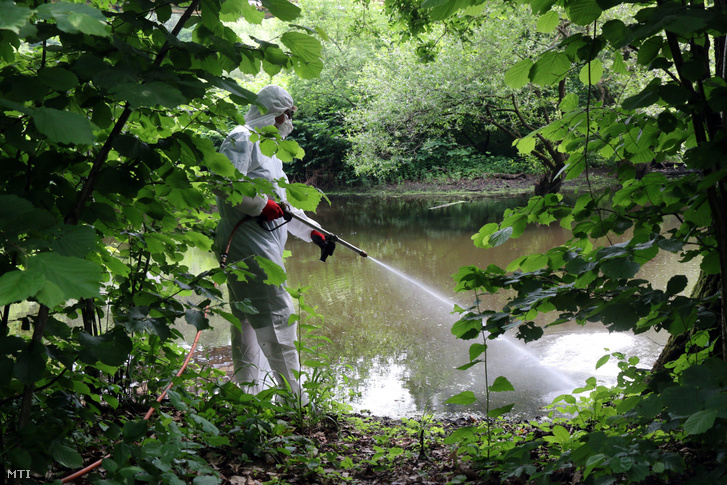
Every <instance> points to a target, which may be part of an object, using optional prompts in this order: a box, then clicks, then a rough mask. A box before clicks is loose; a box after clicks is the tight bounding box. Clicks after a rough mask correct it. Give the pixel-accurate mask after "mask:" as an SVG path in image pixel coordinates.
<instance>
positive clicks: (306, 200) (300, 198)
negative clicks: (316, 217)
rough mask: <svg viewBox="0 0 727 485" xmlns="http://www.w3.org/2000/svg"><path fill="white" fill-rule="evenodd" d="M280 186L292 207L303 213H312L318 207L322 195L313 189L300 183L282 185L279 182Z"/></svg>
mask: <svg viewBox="0 0 727 485" xmlns="http://www.w3.org/2000/svg"><path fill="white" fill-rule="evenodd" d="M280 186H281V187H283V188H284V189H285V196H286V198H287V199H288V202H290V203H291V204H292V205H293V207H297V208H299V209H302V210H304V211H314V212H315V210H316V208H317V207H318V204H319V203H320V201H321V199H322V198H323V193H322V192H321V191H319V190H317V189H316V188H315V187H311V186H310V185H306V184H301V183H292V184H289V183H284V182H282V181H281V182H280Z"/></svg>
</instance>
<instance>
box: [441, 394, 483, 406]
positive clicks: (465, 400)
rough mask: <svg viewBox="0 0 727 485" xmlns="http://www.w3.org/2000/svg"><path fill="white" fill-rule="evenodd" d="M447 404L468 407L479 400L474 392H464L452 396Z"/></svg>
mask: <svg viewBox="0 0 727 485" xmlns="http://www.w3.org/2000/svg"><path fill="white" fill-rule="evenodd" d="M445 402H446V403H447V404H461V405H463V406H468V405H470V404H473V403H475V402H477V398H476V397H475V393H474V392H472V391H463V392H460V393H459V394H457V395H456V396H452V397H450V398H449V399H447V400H446V401H445Z"/></svg>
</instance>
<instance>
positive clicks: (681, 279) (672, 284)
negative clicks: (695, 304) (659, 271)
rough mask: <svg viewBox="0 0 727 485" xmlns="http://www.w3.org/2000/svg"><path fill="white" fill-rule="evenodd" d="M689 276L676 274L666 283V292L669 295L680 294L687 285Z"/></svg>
mask: <svg viewBox="0 0 727 485" xmlns="http://www.w3.org/2000/svg"><path fill="white" fill-rule="evenodd" d="M687 283H688V280H687V277H686V276H684V275H681V274H678V275H674V276H672V277H671V279H670V280H669V283H667V285H666V293H667V295H669V296H674V295H678V294H679V293H681V292H682V291H684V289H685V288H686V287H687Z"/></svg>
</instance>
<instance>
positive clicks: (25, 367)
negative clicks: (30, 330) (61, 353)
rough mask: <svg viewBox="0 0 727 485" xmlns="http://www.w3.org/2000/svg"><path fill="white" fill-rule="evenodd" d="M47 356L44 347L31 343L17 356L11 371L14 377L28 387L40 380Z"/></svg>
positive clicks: (43, 372)
mask: <svg viewBox="0 0 727 485" xmlns="http://www.w3.org/2000/svg"><path fill="white" fill-rule="evenodd" d="M47 360H48V355H47V354H46V352H45V347H44V346H43V345H41V344H39V343H38V342H35V341H33V342H31V343H30V344H29V345H28V347H27V348H26V349H24V350H23V351H22V352H21V353H20V355H19V356H18V360H17V361H16V362H15V367H14V369H13V371H14V374H15V377H17V378H18V380H20V382H22V383H23V384H25V385H30V384H33V383H35V382H37V381H38V380H40V379H41V378H43V375H44V374H45V370H46V365H45V363H46V361H47Z"/></svg>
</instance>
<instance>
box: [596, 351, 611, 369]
mask: <svg viewBox="0 0 727 485" xmlns="http://www.w3.org/2000/svg"><path fill="white" fill-rule="evenodd" d="M610 359H611V355H610V354H606V355H604V356H603V357H601V358H600V359H598V362H596V369H600V368H601V367H603V366H604V365H606V363H607V362H608V361H609V360H610Z"/></svg>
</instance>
